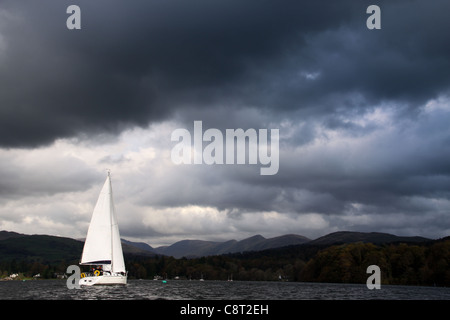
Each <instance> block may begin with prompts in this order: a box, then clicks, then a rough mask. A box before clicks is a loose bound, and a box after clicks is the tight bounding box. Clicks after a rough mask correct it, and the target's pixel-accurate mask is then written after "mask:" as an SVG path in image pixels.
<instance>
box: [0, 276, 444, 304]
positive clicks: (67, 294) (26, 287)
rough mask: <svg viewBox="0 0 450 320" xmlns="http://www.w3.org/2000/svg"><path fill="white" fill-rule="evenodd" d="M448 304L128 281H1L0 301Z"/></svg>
mask: <svg viewBox="0 0 450 320" xmlns="http://www.w3.org/2000/svg"><path fill="white" fill-rule="evenodd" d="M159 299H163V300H372V299H379V300H450V288H442V287H415V286H388V285H382V286H381V289H379V290H375V289H374V290H369V289H368V288H367V287H366V285H365V284H363V285H359V284H327V283H299V282H245V281H233V282H226V281H181V280H178V281H175V280H174V281H170V280H169V281H167V282H166V283H163V282H162V281H154V280H129V281H128V284H127V285H126V286H99V287H82V288H81V289H68V288H67V285H66V281H65V280H38V281H2V282H0V300H159Z"/></svg>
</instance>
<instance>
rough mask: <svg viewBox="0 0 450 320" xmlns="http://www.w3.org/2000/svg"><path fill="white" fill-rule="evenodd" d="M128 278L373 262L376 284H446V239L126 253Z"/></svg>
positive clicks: (222, 275)
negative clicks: (197, 253)
mask: <svg viewBox="0 0 450 320" xmlns="http://www.w3.org/2000/svg"><path fill="white" fill-rule="evenodd" d="M125 261H126V268H127V270H128V276H129V278H130V279H153V278H154V277H155V276H156V277H158V278H159V279H175V278H176V279H187V280H189V279H192V280H196V279H200V278H203V279H205V280H229V279H231V278H232V279H233V280H241V281H280V280H281V281H304V282H333V283H365V282H366V280H367V277H368V274H367V273H366V270H367V267H368V266H369V265H373V264H374V265H378V266H379V267H380V270H381V282H382V284H402V285H431V286H433V285H436V286H450V239H449V238H446V239H442V240H440V241H438V240H437V241H432V242H430V243H423V244H411V243H409V244H407V243H396V244H384V245H375V244H372V243H349V244H341V245H333V246H329V247H320V246H311V245H299V246H290V247H285V248H279V249H271V250H264V251H257V252H246V253H234V254H227V255H218V256H208V257H201V258H194V259H187V258H181V259H175V258H173V257H167V256H153V257H148V256H147V257H144V256H137V255H126V256H125ZM70 264H78V261H66V260H61V261H59V262H58V263H55V262H53V263H46V262H45V261H26V260H21V261H19V260H15V259H13V260H11V261H1V260H0V277H4V276H6V275H9V274H11V273H15V272H22V273H23V274H24V276H26V277H32V276H34V275H36V274H40V277H41V278H54V277H56V275H58V274H59V275H61V274H64V273H65V271H66V268H67V266H68V265H70Z"/></svg>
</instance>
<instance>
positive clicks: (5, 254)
mask: <svg viewBox="0 0 450 320" xmlns="http://www.w3.org/2000/svg"><path fill="white" fill-rule="evenodd" d="M5 236H7V234H6V233H5V232H3V231H2V237H1V239H2V240H0V260H2V261H5V260H22V261H35V262H41V263H60V262H62V261H79V259H80V256H81V251H82V250H83V243H82V242H80V241H78V240H75V239H71V238H64V237H56V236H48V235H20V236H18V234H15V235H13V234H9V237H5Z"/></svg>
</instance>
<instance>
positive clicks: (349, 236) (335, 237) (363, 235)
mask: <svg viewBox="0 0 450 320" xmlns="http://www.w3.org/2000/svg"><path fill="white" fill-rule="evenodd" d="M424 241H430V239H427V238H423V237H417V236H415V237H401V236H396V235H393V234H389V233H380V232H353V231H338V232H333V233H330V234H327V235H325V236H323V237H320V238H317V239H315V240H312V241H310V242H309V243H308V244H311V245H333V244H342V243H352V242H366V243H367V242H371V243H373V244H382V243H390V242H424Z"/></svg>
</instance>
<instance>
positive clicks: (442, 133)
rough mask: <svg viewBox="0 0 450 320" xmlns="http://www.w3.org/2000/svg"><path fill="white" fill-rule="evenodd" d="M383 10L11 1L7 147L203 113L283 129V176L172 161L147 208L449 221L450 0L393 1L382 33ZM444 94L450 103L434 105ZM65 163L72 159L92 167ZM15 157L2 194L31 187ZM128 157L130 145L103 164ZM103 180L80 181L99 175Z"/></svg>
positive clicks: (210, 121)
mask: <svg viewBox="0 0 450 320" xmlns="http://www.w3.org/2000/svg"><path fill="white" fill-rule="evenodd" d="M71 4H77V5H79V6H80V7H81V11H82V23H81V24H82V29H81V30H73V31H70V30H67V28H66V26H65V23H66V19H67V17H68V14H66V8H67V7H68V6H69V5H71ZM371 4H374V3H372V1H353V0H348V1H281V2H280V1H273V0H263V1H261V0H259V1H257V0H245V1H241V0H240V1H238V0H231V1H207V0H190V1H182V0H170V1H169V0H166V1H157V0H152V1H144V0H136V1H133V2H131V3H130V2H126V1H119V0H117V1H106V0H101V1H94V2H93V1H87V0H83V1H75V2H73V1H57V2H55V1H38V2H37V1H20V2H18V1H12V0H11V1H10V0H6V1H2V7H1V9H0V18H1V19H0V146H1V147H27V148H30V149H32V148H34V147H39V146H41V145H43V144H50V143H52V142H54V141H55V140H56V139H58V138H68V137H78V138H79V139H80V140H83V139H84V140H90V142H92V141H93V140H96V141H97V142H98V141H100V140H101V139H106V138H105V136H109V137H116V136H117V135H118V134H119V133H120V132H123V131H124V130H125V129H128V128H132V127H134V126H141V127H143V128H146V127H147V125H148V124H149V123H150V124H154V123H163V122H164V121H165V120H168V119H169V120H174V121H176V122H177V123H179V124H182V125H184V126H185V127H186V128H192V124H193V123H192V121H194V120H202V121H203V124H204V128H211V127H212V128H219V129H225V128H268V127H275V128H280V136H281V140H280V147H281V150H280V170H279V172H278V173H277V175H275V176H270V177H264V176H260V175H259V174H258V172H259V171H258V170H259V167H258V168H256V167H254V166H223V167H220V166H219V167H217V166H213V167H207V166H185V167H178V168H176V169H174V168H170V170H168V169H167V168H166V167H164V166H162V168H160V167H158V168H159V169H160V170H161V172H163V173H164V176H163V179H159V180H158V188H156V189H155V188H151V189H145V191H142V194H143V195H146V197H141V198H140V197H137V198H136V199H135V200H136V203H137V204H139V205H142V206H150V205H155V206H160V207H177V206H180V207H181V206H185V205H200V206H212V207H215V208H218V209H219V210H224V211H227V212H230V213H229V216H230V217H240V216H241V215H242V214H243V213H245V212H252V211H270V210H273V211H277V212H283V213H286V214H291V215H293V216H295V215H297V214H304V213H317V214H322V215H324V216H327V217H332V216H334V215H336V216H340V217H345V216H346V215H349V214H361V215H364V214H371V213H375V214H380V215H388V214H395V215H399V216H404V215H407V214H408V213H410V214H411V215H414V214H417V215H419V214H420V213H422V214H423V215H424V216H425V215H427V217H426V218H425V217H424V218H423V220H421V221H433V220H432V219H431V218H430V216H429V214H435V213H436V212H439V214H438V216H439V219H437V220H436V221H439V223H441V224H442V222H441V221H442V216H443V213H442V211H443V210H444V208H446V204H445V203H444V204H442V203H443V202H445V201H446V199H448V198H449V194H448V190H449V187H450V180H449V178H448V177H449V175H450V166H449V165H448V161H447V159H449V156H450V154H449V150H450V148H449V143H450V132H449V130H448V120H449V119H448V103H449V98H448V97H449V94H450V91H449V88H450V73H449V72H448V70H450V38H449V33H448V32H445V31H446V30H449V29H450V20H449V19H448V16H447V15H448V12H449V10H450V4H449V2H448V1H446V0H436V1H433V3H432V4H431V3H430V2H429V1H424V0H414V1H406V0H405V1H402V0H399V1H377V3H376V4H378V5H379V6H380V7H381V10H382V16H381V17H382V22H381V24H382V29H381V30H368V29H367V28H366V19H367V17H368V15H367V14H366V8H367V7H368V6H369V5H371ZM440 99H441V100H440ZM432 101H434V103H435V104H439V103H442V104H443V105H444V108H443V109H442V110H441V109H439V108H437V109H432V110H433V111H432V112H431V111H430V109H429V108H428V109H427V105H428V104H429V103H430V102H432ZM439 101H441V102H439ZM377 112H378V113H380V114H378V113H377ZM386 119H387V120H386ZM106 140H107V141H109V140H108V139H106ZM101 141H104V140H101ZM92 143H93V142H92ZM159 143H160V144H159V145H158V148H159V147H161V146H163V145H164V143H163V142H161V141H160V142H159ZM94 144H95V143H94ZM169 145H170V137H169V136H167V146H169ZM167 146H166V147H167ZM161 148H162V147H161ZM5 159H6V158H5ZM57 160H58V159H56V160H54V162H50V163H53V164H54V165H55V166H57V163H59V162H58V161H57ZM63 160H64V161H68V163H66V164H65V162H64V161H62V160H61V161H62V162H61V163H60V164H61V168H63V167H65V165H70V164H71V163H72V166H79V167H80V168H81V169H80V170H81V171H83V170H84V171H83V172H85V174H86V172H88V171H89V170H88V169H87V168H84V167H83V165H82V164H79V163H78V162H77V160H74V159H72V158H70V161H69V160H67V159H63ZM7 161H8V159H6V160H2V170H1V172H0V175H1V176H2V177H4V180H2V182H1V183H0V192H4V193H5V194H13V193H14V192H16V191H17V190H16V189H13V187H14V186H16V185H17V184H14V183H9V182H10V181H13V180H14V179H15V177H17V176H18V172H19V171H20V170H21V166H20V165H18V166H17V167H16V166H11V168H10V169H11V170H8V166H7ZM30 161H31V159H30ZM72 161H73V162H72ZM127 161H130V159H127V158H126V157H125V156H124V155H123V154H120V153H119V154H111V155H105V156H103V158H102V159H101V160H100V161H99V163H100V164H101V165H108V163H109V164H119V163H125V162H127ZM50 167H51V166H50ZM253 169H254V170H253ZM46 170H47V171H46V172H48V171H49V167H48V166H47V169H46ZM63 171H64V170H63V169H61V172H63ZM149 171H150V172H151V173H152V174H153V175H156V176H158V175H162V173H161V172H158V171H157V170H156V169H151V170H150V169H149ZM61 172H60V173H61ZM78 172H79V171H77V170H74V171H72V175H73V176H77V174H78ZM87 175H89V176H90V178H81V177H80V178H79V179H78V180H76V181H78V182H79V183H78V182H77V183H78V184H77V185H76V186H73V187H67V188H68V189H67V190H68V191H74V190H80V189H82V187H83V186H87V185H88V184H90V183H92V181H93V180H92V176H93V175H94V174H92V173H87ZM43 176H45V174H43V175H41V176H39V177H38V178H36V179H37V180H30V179H31V178H30V179H24V180H23V181H24V182H27V181H28V185H34V184H36V181H38V180H39V179H44V180H45V178H43ZM180 177H183V179H181V180H180ZM134 178H135V179H136V181H140V183H141V184H142V185H143V184H144V182H143V181H141V180H140V179H142V178H139V177H137V176H136V177H134ZM51 182H52V179H50V180H49V183H48V185H47V184H45V187H44V188H43V189H45V190H49V191H48V193H49V194H55V193H57V192H58V191H57V190H56V189H57V188H59V187H58V186H59V182H60V180H58V179H57V181H56V183H54V185H53V186H52V185H50V184H52V183H51ZM53 182H54V181H53ZM138 185H139V186H140V184H137V186H138ZM137 186H136V188H137ZM30 190H31V191H30V192H32V193H33V192H36V193H40V192H41V191H40V190H39V191H37V190H36V187H34V188H31V189H30ZM61 190H66V189H64V188H62V189H61ZM147 192H149V193H151V194H147ZM44 193H45V192H44ZM139 194H140V193H139ZM175 195H176V196H175ZM442 201H443V202H442ZM330 219H331V218H330ZM336 219H337V218H336ZM381 220H382V219H379V220H377V221H378V222H377V223H381V222H382V221H381ZM329 221H331V220H329ZM339 221H340V220H339ZM339 221H338V220H336V223H337V224H339V223H341V222H342V221H340V222H339ZM358 223H359V222H358ZM396 223H398V221H396ZM430 223H431V222H430ZM436 223H438V222H436ZM355 225H357V223H356V222H355ZM358 226H361V228H364V224H363V223H362V224H360V225H358ZM127 228H129V230H131V229H132V228H133V226H131V225H130V226H127ZM139 230H140V231H139V232H142V233H145V232H146V230H147V229H145V228H144V229H139ZM148 230H149V229H148ZM153 231H154V230H153ZM154 232H155V233H157V231H154Z"/></svg>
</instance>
